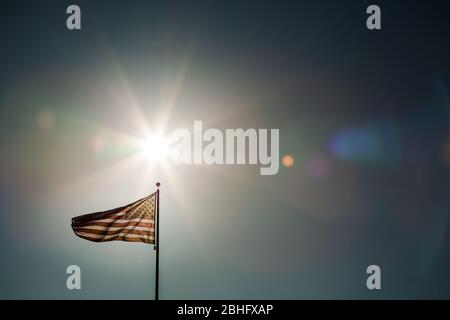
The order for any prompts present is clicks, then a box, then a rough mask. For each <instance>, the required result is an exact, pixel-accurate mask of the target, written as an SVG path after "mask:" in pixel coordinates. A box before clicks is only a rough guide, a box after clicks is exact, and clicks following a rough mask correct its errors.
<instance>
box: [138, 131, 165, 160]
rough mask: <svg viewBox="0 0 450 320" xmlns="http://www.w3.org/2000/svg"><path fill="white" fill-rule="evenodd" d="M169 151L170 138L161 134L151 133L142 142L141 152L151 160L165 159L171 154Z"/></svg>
mask: <svg viewBox="0 0 450 320" xmlns="http://www.w3.org/2000/svg"><path fill="white" fill-rule="evenodd" d="M169 151H170V142H169V139H167V138H165V137H164V136H163V135H161V134H150V135H148V136H147V137H146V138H145V139H144V140H143V141H142V142H141V152H142V154H143V156H144V157H145V159H147V160H149V161H155V162H161V161H164V160H165V159H166V158H167V156H168V155H169Z"/></svg>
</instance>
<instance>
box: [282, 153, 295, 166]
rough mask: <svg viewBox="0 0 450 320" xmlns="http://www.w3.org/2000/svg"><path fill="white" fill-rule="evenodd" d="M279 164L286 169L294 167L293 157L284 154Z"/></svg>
mask: <svg viewBox="0 0 450 320" xmlns="http://www.w3.org/2000/svg"><path fill="white" fill-rule="evenodd" d="M281 162H282V163H283V166H285V167H286V168H290V167H292V166H293V165H294V157H293V156H291V155H290V154H286V155H284V157H283V159H282V160H281Z"/></svg>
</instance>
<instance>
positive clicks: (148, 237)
mask: <svg viewBox="0 0 450 320" xmlns="http://www.w3.org/2000/svg"><path fill="white" fill-rule="evenodd" d="M76 234H78V235H79V236H82V237H86V238H92V239H101V240H103V241H106V240H111V239H113V238H116V237H123V238H139V239H144V240H153V239H154V237H153V236H152V235H146V234H128V233H117V234H115V235H102V234H93V233H88V232H78V231H77V232H76Z"/></svg>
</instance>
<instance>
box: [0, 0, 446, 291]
mask: <svg viewBox="0 0 450 320" xmlns="http://www.w3.org/2000/svg"><path fill="white" fill-rule="evenodd" d="M72 3H76V4H78V5H79V6H80V7H81V10H82V30H81V31H68V30H67V29H66V26H65V23H66V21H65V20H66V17H67V15H66V14H65V11H66V7H67V6H68V5H69V4H72ZM370 4H372V1H331V0H330V1H328V0H327V1H292V2H284V1H273V2H271V1H223V2H219V1H189V2H187V1H186V2H175V1H133V0H132V1H100V0H95V1H75V2H73V1H70V2H69V1H2V3H1V4H0V35H1V37H0V45H1V50H0V63H1V73H0V152H1V153H0V154H1V158H0V257H1V259H0V261H1V264H0V297H1V298H4V299H10V298H61V299H73V298H84V299H91V298H100V299H101V298H125V299H127V298H138V299H152V298H153V272H154V252H153V250H152V248H151V247H149V246H145V245H143V244H130V243H119V242H115V243H100V244H98V243H90V242H87V241H84V240H81V239H79V238H77V237H76V236H75V235H74V234H73V232H72V231H71V229H70V218H71V217H73V216H77V215H80V214H84V213H89V212H93V211H99V210H106V209H110V208H114V207H117V206H119V205H124V204H126V203H130V202H132V201H134V200H136V199H138V198H139V197H141V196H143V195H145V194H148V193H151V192H153V191H154V187H153V186H154V182H156V181H157V180H161V182H162V190H161V219H162V224H161V226H162V229H161V294H160V296H161V298H163V299H164V298H166V299H177V298H186V299H190V298H191V299H196V298H203V299H214V298H229V299H232V298H236V299H239V298H247V299H253V298H254V299H258V298H285V299H301V298H321V299H322V298H323V299H328V298H431V297H434V298H450V285H449V283H450V274H449V273H448V272H447V270H448V269H449V267H450V246H449V241H450V221H449V214H450V197H449V192H450V179H449V178H450V100H449V80H450V61H449V58H448V57H450V44H449V41H448V38H449V35H450V21H449V19H448V9H449V7H448V4H447V3H446V2H445V1H376V4H378V5H379V6H380V7H381V10H382V30H380V31H369V30H367V29H366V27H365V20H366V17H367V15H366V14H365V11H366V8H367V6H368V5H370ZM136 105H138V106H139V110H138V111H139V112H137V111H136V108H135V106H136ZM169 105H170V119H169V123H168V127H169V128H171V129H174V128H177V127H180V126H182V127H187V128H191V127H192V123H193V121H194V120H202V121H203V122H204V123H205V126H208V127H217V128H219V129H225V128H240V127H242V128H279V129H280V155H281V156H283V155H285V154H290V155H292V156H293V157H294V159H295V164H294V166H293V167H291V168H286V167H281V168H280V172H279V173H278V175H275V176H266V177H264V176H259V174H258V173H259V169H257V168H256V167H254V166H235V167H233V166H217V167H212V168H211V167H206V166H172V167H171V168H170V171H171V178H169V177H166V175H165V174H164V172H162V170H160V168H154V169H153V170H152V171H151V172H150V173H149V174H148V176H146V180H144V179H143V178H142V177H143V176H144V171H145V170H146V169H145V165H142V164H138V165H133V166H132V165H130V164H123V163H122V162H121V161H123V160H126V156H127V150H124V149H123V148H122V147H123V145H122V140H121V138H120V137H118V134H117V133H118V132H121V133H123V132H125V133H126V134H130V135H136V134H138V132H137V129H136V127H135V121H136V117H138V116H140V117H141V118H143V119H146V120H147V121H148V122H149V123H154V121H155V119H158V117H159V115H161V114H164V113H165V112H168V110H169V107H168V106H169ZM138 120H139V119H138ZM125 149H126V148H125ZM143 181H144V182H143ZM143 183H144V185H142V184H143ZM70 264H77V265H79V266H80V267H81V270H82V290H81V291H79V292H74V291H69V290H67V289H66V287H65V281H66V274H65V270H66V267H67V266H68V265H70ZM370 264H378V265H380V267H381V269H382V290H381V291H380V292H371V291H368V290H367V288H366V286H365V280H366V276H367V275H366V273H365V270H366V268H367V266H368V265H370Z"/></svg>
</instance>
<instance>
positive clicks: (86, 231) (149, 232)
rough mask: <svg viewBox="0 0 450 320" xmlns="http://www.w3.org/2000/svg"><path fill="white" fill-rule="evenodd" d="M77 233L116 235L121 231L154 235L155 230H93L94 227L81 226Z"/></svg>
mask: <svg viewBox="0 0 450 320" xmlns="http://www.w3.org/2000/svg"><path fill="white" fill-rule="evenodd" d="M75 233H92V234H103V235H114V234H119V233H124V234H143V235H153V232H151V231H149V230H133V229H130V230H119V231H110V230H108V229H106V230H93V229H86V228H80V229H77V230H75Z"/></svg>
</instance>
